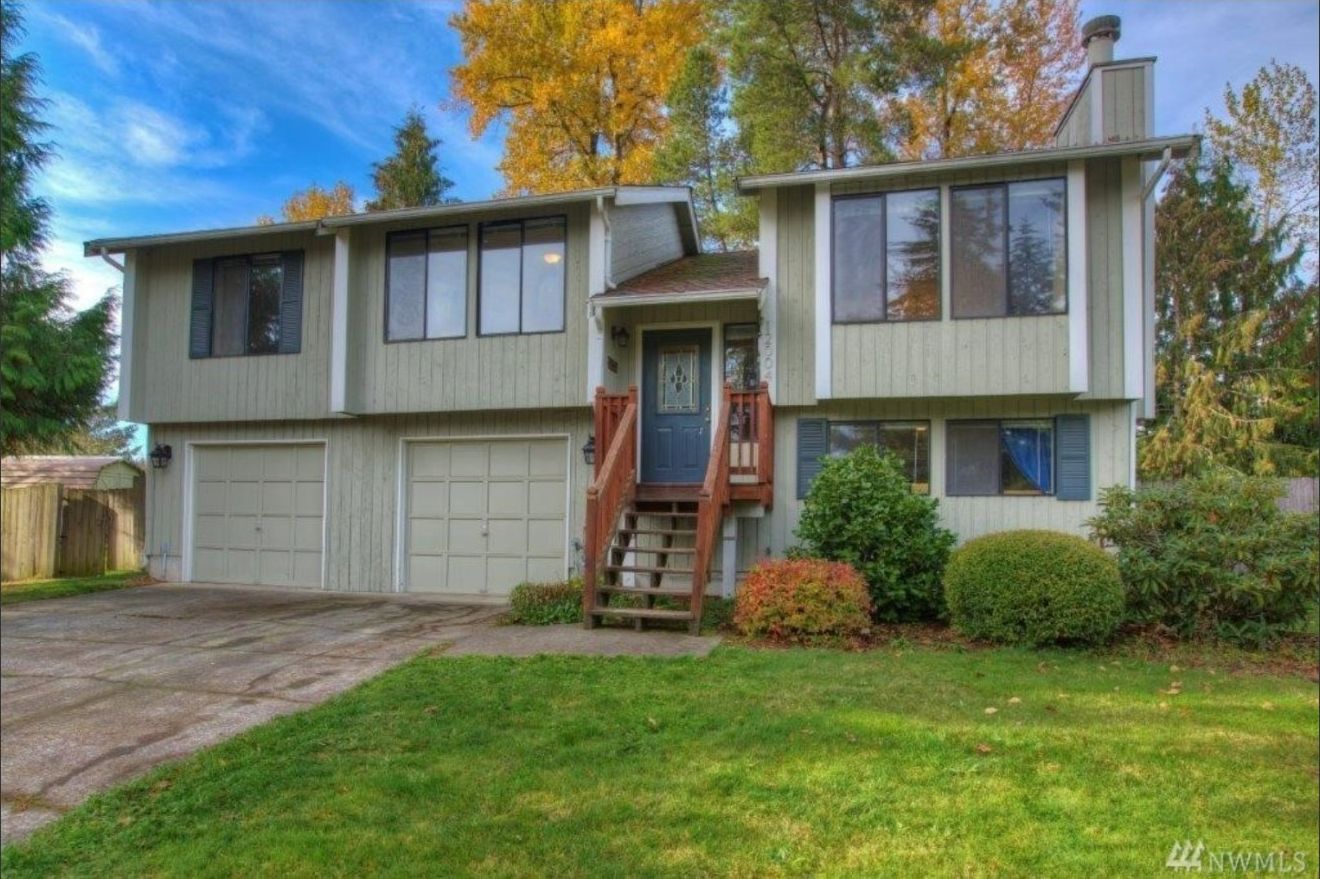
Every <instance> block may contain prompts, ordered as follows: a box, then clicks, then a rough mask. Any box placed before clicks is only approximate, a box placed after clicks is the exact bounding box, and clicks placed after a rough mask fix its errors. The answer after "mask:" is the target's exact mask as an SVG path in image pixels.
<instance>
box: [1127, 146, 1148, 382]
mask: <svg viewBox="0 0 1320 879" xmlns="http://www.w3.org/2000/svg"><path fill="white" fill-rule="evenodd" d="M1122 169H1123V170H1122V211H1121V215H1122V229H1123V233H1122V234H1123V237H1122V240H1123V297H1122V302H1123V397H1124V398H1125V399H1128V400H1139V399H1141V398H1142V396H1143V395H1144V390H1145V384H1146V382H1145V377H1144V375H1143V372H1144V370H1143V366H1144V364H1145V359H1146V355H1145V351H1144V350H1143V348H1144V345H1143V340H1144V335H1145V318H1144V316H1143V314H1142V304H1143V302H1144V301H1145V298H1146V295H1145V268H1144V266H1143V264H1142V253H1141V251H1142V246H1141V245H1142V239H1143V237H1144V230H1143V228H1142V227H1143V223H1142V214H1143V213H1144V212H1143V210H1142V203H1141V189H1142V174H1141V163H1140V162H1138V161H1137V160H1136V159H1135V158H1133V159H1125V160H1124V161H1123V165H1122Z"/></svg>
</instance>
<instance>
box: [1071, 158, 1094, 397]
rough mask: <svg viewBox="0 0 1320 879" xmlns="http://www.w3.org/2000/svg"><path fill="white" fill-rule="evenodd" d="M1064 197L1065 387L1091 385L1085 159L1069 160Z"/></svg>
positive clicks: (1078, 389)
mask: <svg viewBox="0 0 1320 879" xmlns="http://www.w3.org/2000/svg"><path fill="white" fill-rule="evenodd" d="M1067 199H1068V221H1067V222H1068V390H1069V391H1070V392H1071V393H1074V394H1084V393H1086V392H1087V391H1089V390H1090V389H1091V335H1090V333H1091V329H1090V304H1089V303H1090V296H1089V290H1088V279H1089V274H1090V270H1089V266H1088V265H1087V255H1086V163H1085V162H1069V163H1068V175H1067Z"/></svg>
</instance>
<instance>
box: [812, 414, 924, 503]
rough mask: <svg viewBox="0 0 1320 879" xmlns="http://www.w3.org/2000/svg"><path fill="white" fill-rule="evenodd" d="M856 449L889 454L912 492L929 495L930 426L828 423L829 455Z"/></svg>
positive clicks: (897, 422) (900, 423) (858, 422)
mask: <svg viewBox="0 0 1320 879" xmlns="http://www.w3.org/2000/svg"><path fill="white" fill-rule="evenodd" d="M859 446H875V447H877V448H879V449H881V450H883V451H888V452H892V453H893V454H894V455H895V456H897V457H898V459H899V460H900V461H902V462H903V467H904V470H905V471H906V472H907V474H908V479H909V481H910V482H911V483H912V490H913V491H915V492H918V493H921V494H926V493H928V492H929V491H930V422H928V421H831V422H830V425H829V453H830V455H834V456H838V455H846V454H848V453H849V452H851V451H852V450H853V449H855V448H858V447H859Z"/></svg>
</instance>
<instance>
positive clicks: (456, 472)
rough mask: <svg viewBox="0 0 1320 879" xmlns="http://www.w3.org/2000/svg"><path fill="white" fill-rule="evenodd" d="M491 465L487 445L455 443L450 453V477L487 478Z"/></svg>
mask: <svg viewBox="0 0 1320 879" xmlns="http://www.w3.org/2000/svg"><path fill="white" fill-rule="evenodd" d="M489 465H490V456H489V455H488V454H487V444H486V443H454V445H453V447H452V448H451V449H450V451H449V475H450V476H477V477H481V478H483V479H484V478H485V476H486V472H487V468H488V467H489Z"/></svg>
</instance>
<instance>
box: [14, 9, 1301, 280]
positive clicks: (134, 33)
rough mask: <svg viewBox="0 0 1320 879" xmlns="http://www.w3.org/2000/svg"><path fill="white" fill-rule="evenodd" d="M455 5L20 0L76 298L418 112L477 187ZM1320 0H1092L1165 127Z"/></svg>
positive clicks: (47, 184) (360, 174) (481, 167)
mask: <svg viewBox="0 0 1320 879" xmlns="http://www.w3.org/2000/svg"><path fill="white" fill-rule="evenodd" d="M458 6H459V4H458V2H457V0H455V2H353V0H297V2H295V0H267V2H256V0H230V2H221V0H211V2H201V0H172V2H161V3H139V2H133V3H129V2H61V0H41V2H29V3H28V4H27V5H26V17H27V29H28V35H27V38H26V40H25V41H24V47H25V48H26V49H29V50H32V51H35V52H37V53H38V54H39V55H40V57H41V62H42V66H43V69H44V87H43V91H44V94H45V95H46V96H47V97H49V99H50V101H51V104H50V107H49V111H48V118H49V121H50V122H51V123H52V124H53V125H54V126H55V129H54V131H53V132H52V139H53V140H55V141H56V143H57V144H58V146H59V157H58V158H57V159H56V160H54V161H53V162H52V163H51V164H50V166H49V168H48V169H47V170H46V172H45V173H44V174H43V176H42V178H41V179H40V180H39V182H38V189H39V191H40V192H41V193H42V194H43V195H45V196H46V197H47V198H48V199H49V200H50V202H51V205H52V206H53V208H54V210H55V222H54V229H53V231H54V235H53V240H52V247H51V250H50V252H49V254H48V259H47V262H48V264H49V265H50V266H51V267H52V268H59V269H64V270H66V271H68V272H69V274H70V276H71V277H72V279H73V281H74V284H75V286H76V290H77V300H78V303H79V304H83V305H85V304H87V303H90V302H92V301H94V300H95V299H96V298H97V297H98V296H100V295H101V294H102V293H103V292H104V291H105V289H106V288H107V287H110V286H113V285H115V284H117V283H118V275H117V273H116V272H115V271H114V270H113V269H111V268H110V267H108V266H106V265H104V264H103V263H101V262H100V261H99V260H87V259H84V258H83V257H82V250H81V242H82V241H84V240H86V239H88V238H95V237H100V236H105V235H126V234H136V233H148V232H161V231H176V230H182V229H194V228H205V227H214V226H232V225H245V224H248V223H251V222H252V221H253V220H254V219H255V218H256V216H257V215H258V214H261V213H271V214H275V213H278V209H279V206H280V204H281V203H282V201H283V199H284V198H285V197H286V196H287V195H288V194H289V193H290V192H292V191H293V190H295V189H299V188H302V187H305V186H306V185H307V184H308V183H311V182H313V181H315V182H318V183H322V184H330V183H333V182H334V181H335V180H338V179H344V180H347V181H348V182H349V183H351V184H353V185H354V186H355V187H356V189H357V192H358V194H359V196H367V195H369V194H370V192H371V187H370V177H369V174H370V164H371V162H373V161H377V160H379V159H381V158H382V157H384V156H385V155H387V154H388V153H389V151H390V148H391V135H392V127H393V126H394V125H395V124H397V123H398V121H399V120H400V118H401V117H402V116H403V114H404V113H405V111H406V110H407V109H408V107H409V106H410V105H413V104H416V105H418V106H420V107H421V108H422V109H423V110H424V112H425V114H426V117H427V120H428V123H429V125H430V127H431V130H432V132H433V133H434V134H436V135H438V136H439V137H441V138H442V139H443V140H444V141H445V144H444V146H443V147H442V148H441V156H442V161H443V164H444V166H445V170H446V172H447V174H448V176H449V177H451V178H452V179H453V180H455V181H456V182H457V186H456V187H455V193H454V194H456V195H458V196H459V197H461V198H464V199H475V198H481V197H486V196H489V195H491V194H493V193H494V192H495V191H496V190H497V189H498V188H499V186H500V178H499V175H498V174H497V173H496V172H495V170H494V166H495V164H496V162H498V161H499V156H500V139H501V133H500V132H498V131H492V132H489V133H488V134H487V136H486V137H485V138H483V139H482V140H480V141H473V140H472V139H471V138H470V136H469V134H468V128H467V120H466V119H465V118H463V117H462V116H461V115H459V114H457V113H455V112H452V111H446V110H442V109H441V102H442V100H443V99H444V97H445V96H446V94H447V92H448V88H449V78H448V71H449V69H450V68H451V67H452V66H453V65H454V64H455V63H457V61H458V60H459V58H460V47H459V41H458V38H457V35H456V34H455V33H454V32H453V31H452V30H451V29H450V28H449V26H448V20H449V17H450V16H451V15H452V14H453V13H454V11H455V10H456V9H457V8H458ZM1318 7H1320V4H1317V2H1316V0H1256V2H1243V0H1103V2H1102V0H1094V2H1093V0H1086V2H1084V4H1083V8H1082V13H1083V17H1084V18H1089V17H1090V16H1093V15H1099V14H1102V13H1114V14H1118V15H1120V16H1122V18H1123V36H1122V40H1121V41H1120V43H1119V45H1118V52H1117V54H1118V56H1119V57H1125V56H1137V55H1157V56H1159V59H1160V60H1159V63H1158V64H1157V66H1156V104H1157V109H1156V125H1157V128H1158V131H1159V132H1160V133H1164V134H1172V133H1180V132H1185V131H1190V130H1194V129H1196V128H1197V127H1198V126H1199V123H1200V120H1201V116H1202V113H1203V110H1204V108H1206V107H1207V106H1208V107H1210V108H1212V109H1218V108H1219V107H1220V106H1221V105H1222V102H1221V97H1220V96H1221V94H1222V92H1223V88H1224V84H1225V83H1226V82H1231V83H1233V84H1234V86H1240V85H1241V84H1242V83H1244V82H1245V81H1247V80H1248V79H1250V78H1251V76H1252V75H1253V74H1254V73H1255V71H1256V70H1257V69H1258V68H1259V67H1260V66H1261V65H1262V64H1264V63H1266V62H1268V61H1269V59H1270V58H1272V57H1273V58H1277V59H1279V60H1280V61H1290V62H1293V63H1295V64H1299V65H1301V66H1302V67H1304V68H1305V69H1306V70H1307V71H1308V72H1309V73H1310V75H1311V78H1312V80H1313V81H1315V80H1317V79H1320V76H1318V75H1317V56H1318V55H1320V37H1318V36H1317V34H1320V16H1318V15H1317V8H1318Z"/></svg>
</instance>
